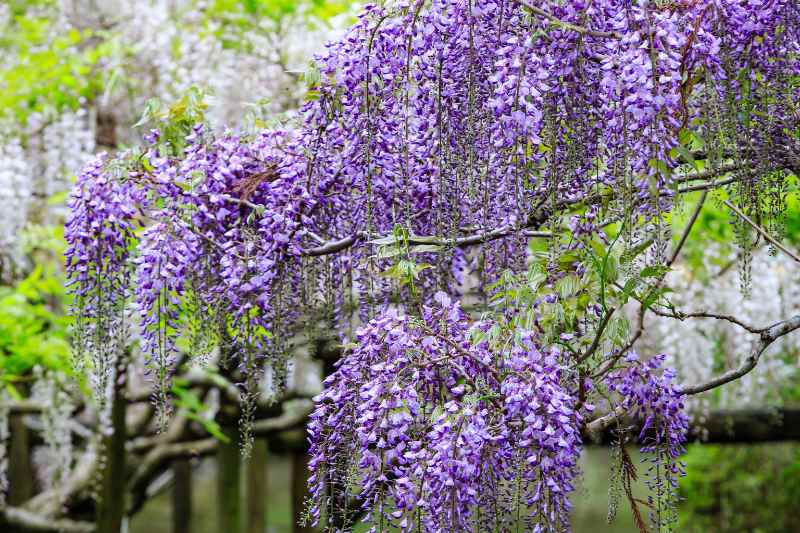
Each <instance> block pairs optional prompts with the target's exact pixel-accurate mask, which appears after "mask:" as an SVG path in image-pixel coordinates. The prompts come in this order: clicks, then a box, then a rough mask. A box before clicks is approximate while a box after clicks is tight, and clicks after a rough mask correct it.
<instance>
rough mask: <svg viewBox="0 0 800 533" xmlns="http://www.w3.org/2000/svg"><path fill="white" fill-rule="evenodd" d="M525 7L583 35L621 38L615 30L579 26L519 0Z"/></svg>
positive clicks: (523, 0)
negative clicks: (599, 29) (598, 29)
mask: <svg viewBox="0 0 800 533" xmlns="http://www.w3.org/2000/svg"><path fill="white" fill-rule="evenodd" d="M517 1H518V2H519V3H520V4H521V5H522V6H523V7H525V8H526V9H528V10H530V11H531V12H533V13H535V14H537V15H539V16H540V17H544V18H546V19H547V20H549V21H550V22H552V23H553V24H555V25H556V26H561V27H562V28H564V29H566V30H570V31H574V32H575V33H580V34H581V35H590V36H592V37H599V38H601V39H619V38H621V36H620V34H619V33H617V32H613V31H597V30H592V29H589V28H586V27H584V26H579V25H577V24H573V23H571V22H567V21H565V20H561V19H560V18H558V17H556V16H555V15H553V14H551V13H550V12H548V11H545V10H544V9H542V8H540V7H536V6H534V5H531V4H529V3H528V2H526V1H525V0H517Z"/></svg>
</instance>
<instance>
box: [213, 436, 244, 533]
mask: <svg viewBox="0 0 800 533" xmlns="http://www.w3.org/2000/svg"><path fill="white" fill-rule="evenodd" d="M224 431H225V434H226V435H227V436H228V438H229V439H230V441H229V442H227V443H224V442H223V443H220V445H219V448H218V449H217V505H218V506H219V508H218V514H219V516H218V519H219V531H220V532H223V533H240V532H241V530H242V494H241V483H240V479H241V454H240V452H239V428H238V427H237V426H236V424H235V422H234V423H233V424H232V425H229V426H226V427H225V428H224Z"/></svg>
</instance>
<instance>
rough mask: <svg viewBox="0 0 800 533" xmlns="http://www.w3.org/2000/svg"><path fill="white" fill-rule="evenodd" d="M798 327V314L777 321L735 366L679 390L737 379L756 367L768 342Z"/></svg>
mask: <svg viewBox="0 0 800 533" xmlns="http://www.w3.org/2000/svg"><path fill="white" fill-rule="evenodd" d="M798 328H800V315H797V316H794V317H792V318H790V319H789V320H785V321H783V322H779V323H778V324H775V325H774V326H772V327H770V328H767V329H765V330H763V331H762V332H761V335H760V338H759V340H758V343H757V344H756V345H755V347H754V348H753V349H752V350H751V351H750V354H748V356H747V357H746V358H745V359H744V361H742V363H741V364H740V365H739V366H738V367H737V368H734V369H732V370H729V371H728V372H725V373H723V374H721V375H719V376H717V377H714V378H712V379H710V380H708V381H705V382H703V383H698V384H696V385H687V386H683V387H681V388H680V391H681V392H682V393H683V394H699V393H701V392H705V391H709V390H711V389H715V388H717V387H719V386H721V385H724V384H726V383H730V382H731V381H734V380H736V379H739V378H740V377H742V376H744V375H745V374H747V373H749V372H750V371H751V370H753V369H754V368H755V367H756V365H757V364H758V360H759V359H760V358H761V354H762V353H764V350H766V349H767V348H768V347H769V345H770V344H772V343H773V342H775V341H776V340H778V339H779V338H781V337H783V336H784V335H787V334H789V333H791V332H792V331H795V330H796V329H798Z"/></svg>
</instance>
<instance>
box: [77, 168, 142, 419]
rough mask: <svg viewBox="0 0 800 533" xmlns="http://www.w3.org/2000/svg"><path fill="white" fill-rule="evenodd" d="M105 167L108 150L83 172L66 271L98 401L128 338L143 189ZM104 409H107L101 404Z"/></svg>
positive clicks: (80, 351)
mask: <svg viewBox="0 0 800 533" xmlns="http://www.w3.org/2000/svg"><path fill="white" fill-rule="evenodd" d="M115 170H116V169H114V168H107V167H105V156H104V154H101V155H99V156H98V157H97V158H96V159H94V160H93V161H92V162H91V163H90V164H89V165H88V166H87V167H86V168H85V169H84V170H83V172H81V174H80V175H79V176H78V179H77V182H76V184H75V187H74V188H73V190H72V194H71V196H70V199H69V208H70V213H69V216H68V217H67V222H66V225H65V231H64V237H65V238H66V240H67V250H66V252H65V257H66V268H67V275H68V277H69V279H70V280H71V283H72V293H73V295H74V297H75V304H74V306H75V309H74V312H75V314H76V316H77V320H76V324H75V331H74V344H75V351H76V357H75V362H76V364H77V365H78V367H79V368H83V365H84V364H85V363H86V362H87V360H88V362H89V363H90V365H91V366H90V370H91V376H92V380H91V384H92V390H93V392H94V395H95V399H96V401H97V403H98V405H99V406H101V407H103V406H105V405H106V402H105V400H106V398H107V392H108V391H107V389H108V387H109V385H110V384H111V383H112V382H113V380H114V372H115V365H116V363H117V361H118V359H119V357H120V356H121V354H122V352H123V350H124V348H125V343H126V341H127V328H126V324H125V303H126V301H127V300H128V297H129V295H130V283H131V264H130V259H131V254H130V247H131V245H132V243H133V242H134V241H135V231H136V228H137V226H138V223H137V216H138V215H139V213H140V211H139V209H140V207H141V206H144V205H146V202H145V197H144V194H143V190H142V189H141V188H139V187H137V186H136V184H135V183H134V182H133V181H132V180H130V179H127V178H126V179H120V178H119V176H118V175H116V173H115ZM101 410H102V409H101Z"/></svg>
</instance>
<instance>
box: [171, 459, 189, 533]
mask: <svg viewBox="0 0 800 533" xmlns="http://www.w3.org/2000/svg"><path fill="white" fill-rule="evenodd" d="M172 473H173V476H174V478H175V485H174V486H173V488H172V533H191V531H192V525H191V522H192V521H191V518H192V465H191V462H190V461H189V459H188V458H181V459H177V460H176V461H175V462H173V463H172Z"/></svg>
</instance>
